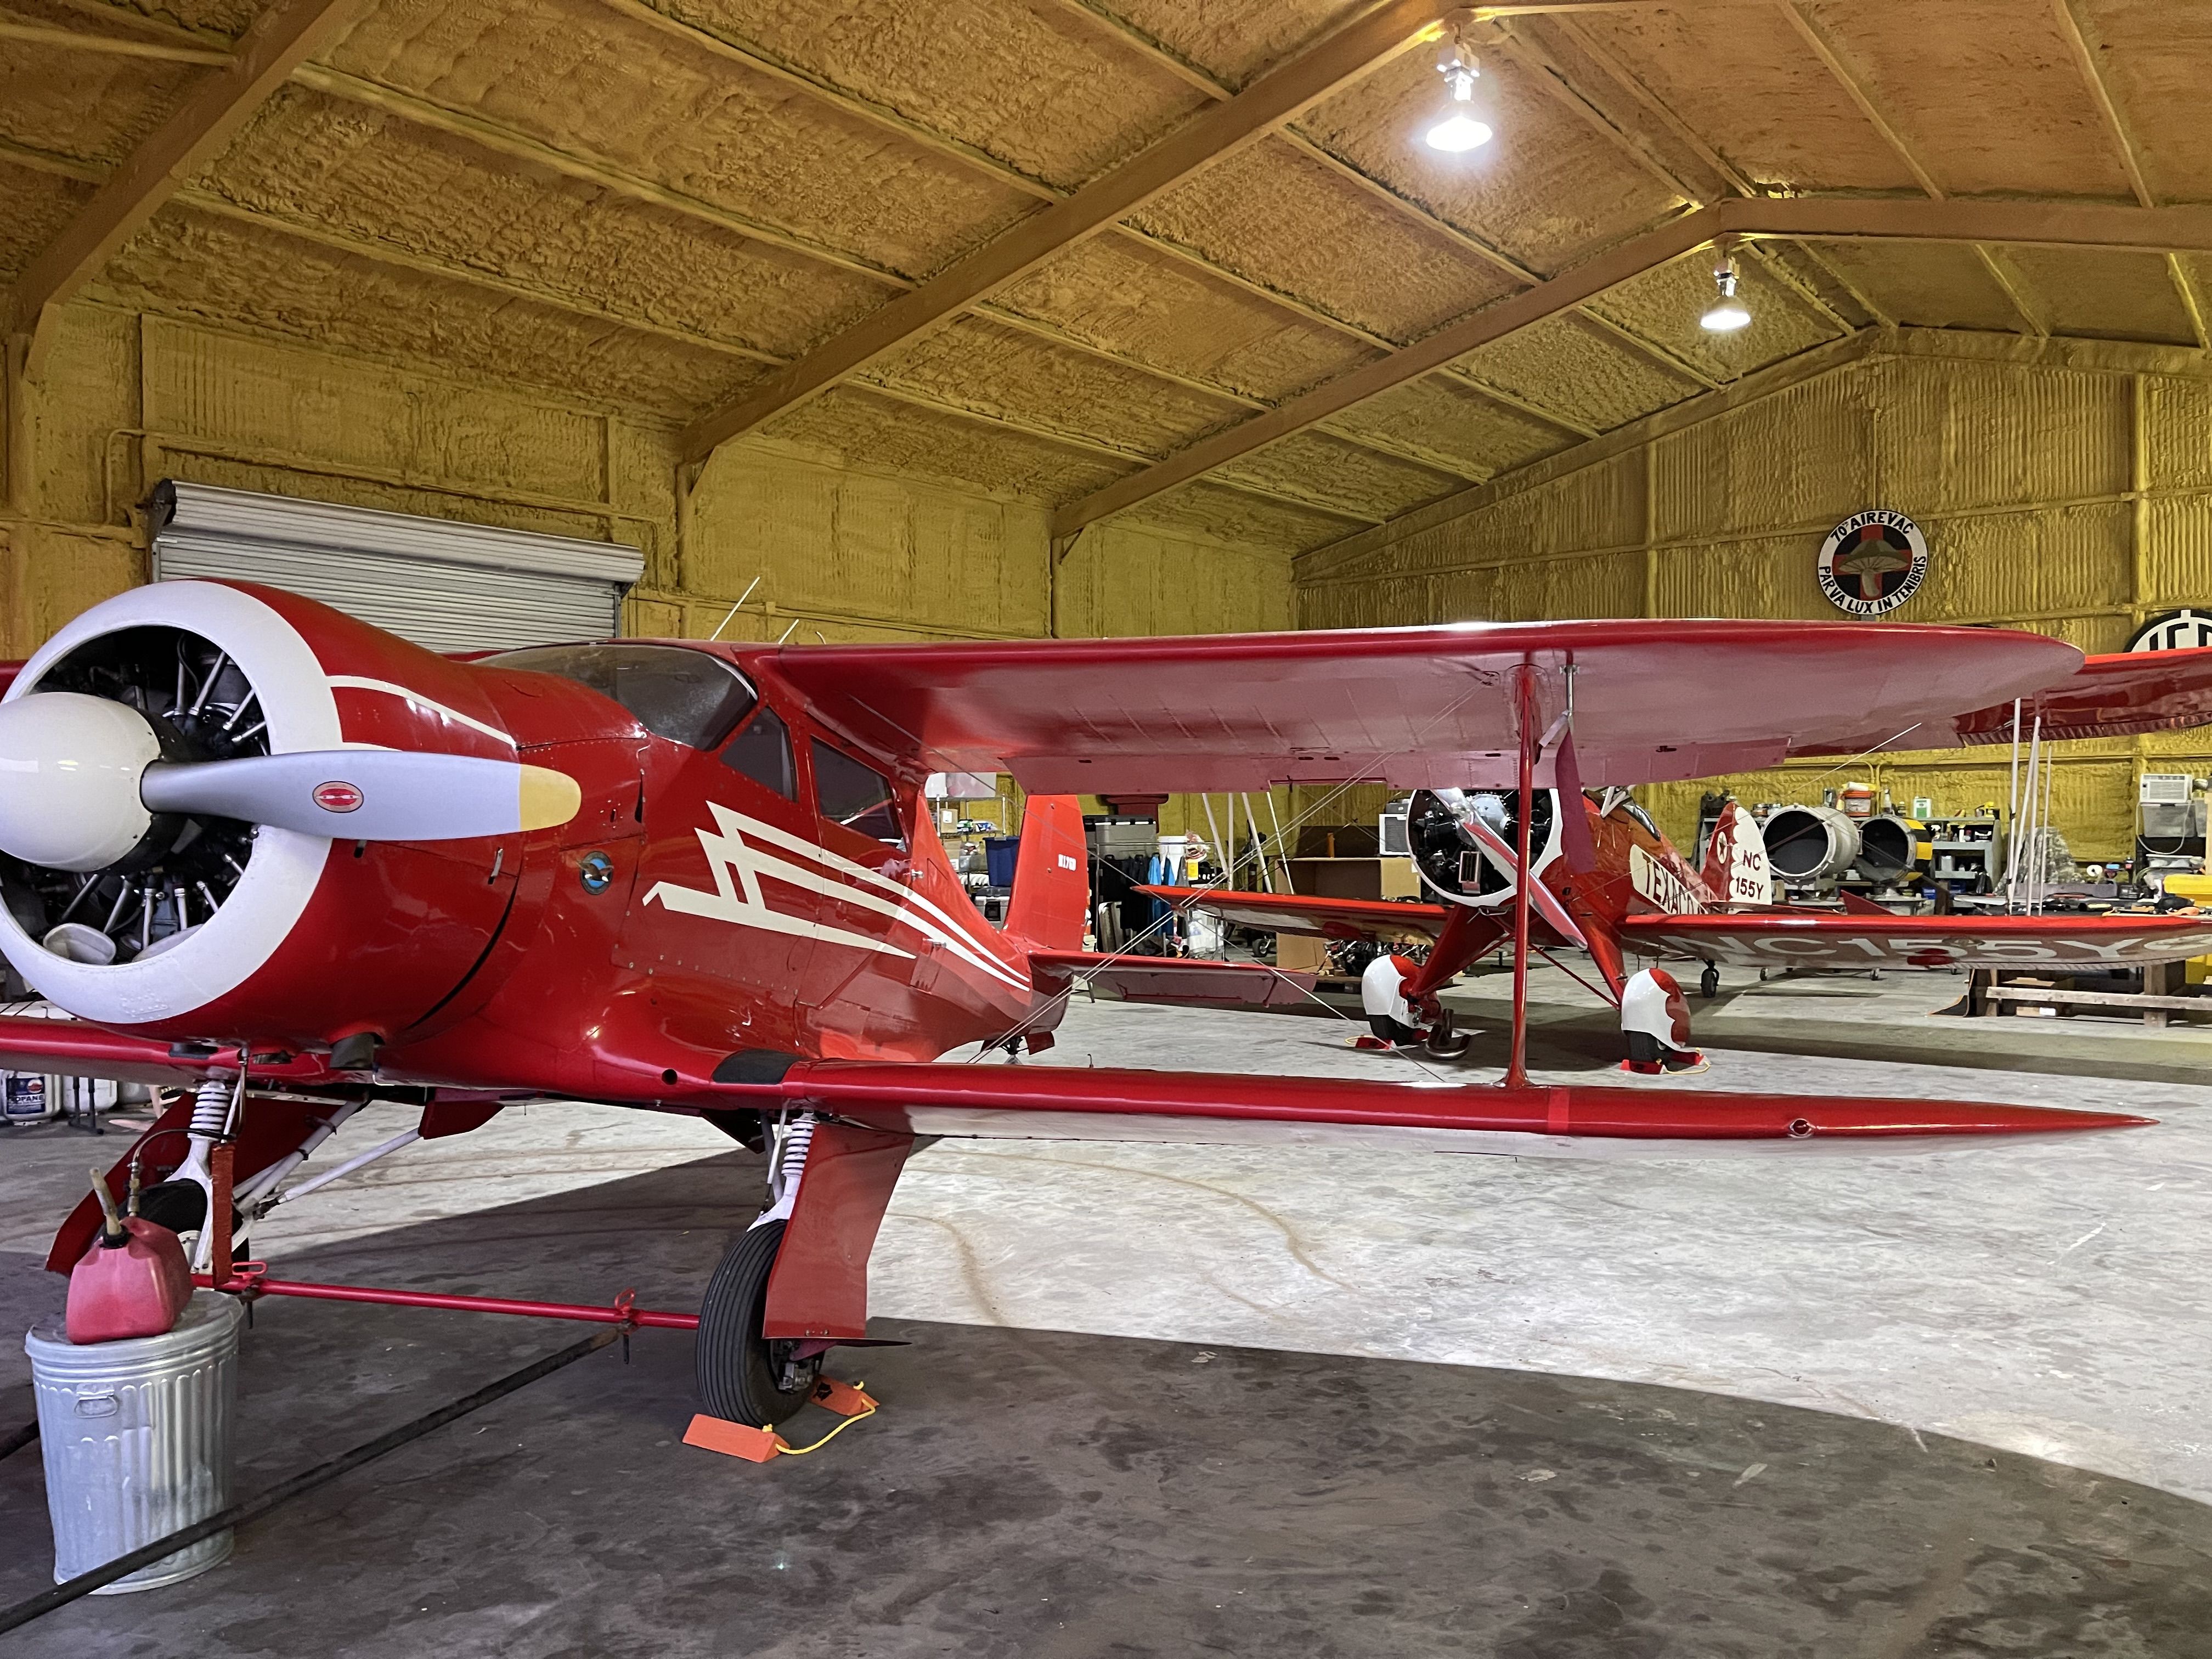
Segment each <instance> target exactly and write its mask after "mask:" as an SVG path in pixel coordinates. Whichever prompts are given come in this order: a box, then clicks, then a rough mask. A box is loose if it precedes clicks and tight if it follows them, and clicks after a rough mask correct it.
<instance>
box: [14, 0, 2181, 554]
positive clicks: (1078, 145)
mask: <svg viewBox="0 0 2212 1659" xmlns="http://www.w3.org/2000/svg"><path fill="white" fill-rule="evenodd" d="M1449 10H1450V9H1449V8H1448V7H1446V6H1443V5H1441V4H1436V3H1428V0H1423V3H1409V0H1383V3H1379V4H1376V3H1360V4H1346V3H1343V0H1096V3H1094V0H848V3H843V4H841V5H839V6H836V7H835V8H825V7H823V6H822V5H820V4H819V3H813V0H277V3H276V5H275V6H273V7H271V8H270V9H268V10H266V11H265V12H260V13H258V14H257V11H256V9H255V8H254V7H253V6H252V4H251V3H248V0H173V3H168V4H164V5H160V6H153V5H150V4H149V7H148V8H147V9H143V10H141V9H132V8H131V7H129V6H126V5H125V4H122V3H118V0H0V284H4V285H5V287H6V288H7V289H8V291H9V321H8V324H7V327H8V330H9V333H10V336H11V342H10V349H11V350H12V351H13V352H14V353H15V356H16V361H17V363H18V367H19V369H21V370H23V371H26V372H28V373H29V374H33V376H35V375H36V374H37V373H38V371H39V366H40V353H41V350H42V333H43V331H41V329H40V319H41V318H42V316H46V317H50V316H51V314H52V313H51V312H50V311H48V310H46V309H44V308H45V307H51V306H52V305H55V304H58V303H59V302H61V301H66V300H68V299H70V298H71V297H75V296H77V295H84V296H87V297H91V298H104V299H107V300H110V301H115V302H118V303H122V304H125V305H129V306H131V307H137V308H142V309H145V310H149V311H155V312H164V313H173V314H179V315H186V316H191V317H197V318H202V319H212V320H216V321H220V322H226V323H232V324H236V325H246V326H249V327H252V328H257V329H260V330H264V331H274V332H277V333H281V334H284V335H289V336H292V337H300V338H305V339H309V340H313V341H317V342H321V343H329V344H331V345H334V346H339V347H343V348H346V349H355V350H361V351H366V352H370V353H374V354H379V355H385V356H400V357H405V358H408V359H411V360H415V361H421V360H422V359H425V358H431V359H435V360H437V361H439V362H444V363H447V364H448V365H450V366H453V367H454V368H458V369H459V370H461V371H463V372H465V373H471V374H483V375H487V376H495V377H497V378H500V379H503V380H512V381H520V382H524V383H527V384H532V385H540V386H548V387H551V388H554V389H556V390H558V391H561V392H564V393H566V394H568V395H569V396H572V397H580V398H589V399H592V400H594V401H598V402H600V403H603V404H607V405H610V406H612V407H616V408H619V409H622V410H627V411H632V412H635V413H636V414H639V415H641V416H651V417H653V418H656V419H658V420H659V421H662V422H665V423H666V424H667V426H668V428H669V429H670V431H671V441H672V442H674V443H675V444H677V445H678V453H680V454H682V455H683V456H684V458H685V459H687V460H688V461H691V462H697V461H699V460H702V459H704V458H706V457H707V456H708V455H710V454H711V453H713V452H714V449H715V447H716V446H718V445H721V444H726V443H729V442H732V441H739V442H742V441H744V439H745V437H746V436H747V435H762V436H765V437H770V438H781V439H786V440H788V441H793V442H797V443H800V444H804V445H806V446H809V447H811V448H813V449H816V450H820V451H827V452H829V453H835V454H837V455H841V456H843V457H847V458H848V459H852V460H854V462H856V463H866V464H868V465H878V466H887V467H891V468H896V469H899V470H903V471H915V472H918V473H922V474H925V475H928V476H933V477H939V478H944V479H947V480H951V481H953V482H957V483H965V484H971V485H975V486H977V487H981V488H984V489H991V490H994V491H1001V492H1008V493H1012V494H1017V495H1024V496H1030V497H1034V498H1037V499H1041V500H1042V501H1048V502H1049V503H1051V504H1052V505H1053V506H1054V509H1055V518H1054V528H1055V531H1056V532H1059V533H1060V534H1062V535H1068V534H1073V533H1074V532H1078V531H1079V530H1080V529H1081V528H1082V527H1083V526H1085V525H1086V524H1089V523H1093V522H1097V521H1098V520H1100V519H1102V518H1103V517H1105V516H1108V515H1109V514H1113V513H1124V514H1127V515H1129V516H1130V517H1132V518H1133V519H1137V520H1144V521H1147V522H1152V523H1156V524H1159V525H1162V526H1169V527H1177V528H1182V529H1185V530H1188V531H1192V532H1198V533H1202V534H1204V535H1207V536H1210V537H1214V538H1221V539H1225V540H1230V541H1232V542H1238V543H1246V544H1255V545H1261V546H1267V547H1271V548H1277V549H1289V550H1300V549H1306V548H1311V547H1315V546H1319V545H1322V544H1326V543H1328V542H1330V541H1334V540H1336V539H1339V538H1342V537H1344V536H1346V535H1348V534H1351V533H1353V532H1358V531H1359V530H1362V529H1364V528H1365V527H1367V526H1372V525H1375V524H1377V523H1381V522H1384V521H1387V520H1390V519H1392V518H1394V517H1395V516H1397V515H1400V514H1402V513H1407V512H1409V511H1412V510H1413V509H1414V508H1417V507H1420V506H1422V505H1423V504H1425V503H1427V502H1431V501H1436V500H1438V499H1440V498H1442V497H1443V496H1445V495H1450V494H1452V493H1454V492H1456V491H1458V490H1461V489H1465V488H1466V487H1467V486H1468V484H1469V483H1480V482H1481V481H1483V480H1485V479H1487V478H1489V477H1493V476H1495V475H1496V474H1498V473H1499V472H1502V471H1510V469H1512V468H1515V467H1516V466H1520V465H1524V464H1526V463H1528V462H1529V461H1532V460H1534V459H1538V458H1540V457H1542V456H1545V455H1548V454H1551V453H1555V452H1558V451H1559V450H1562V449H1565V448H1568V447H1572V446H1574V445H1576V444H1578V443H1581V442H1583V441H1587V440H1589V439H1590V438H1592V437H1594V436H1596V435H1600V434H1602V433H1605V432H1607V431H1610V430H1613V429H1614V428H1620V427H1621V426H1623V425H1626V424H1627V423H1630V422H1634V421H1637V420H1638V419H1641V418H1643V417H1644V416H1650V415H1652V414H1654V413H1656V412H1657V411H1659V410H1662V409H1665V408H1667V407H1668V406H1670V405H1673V404H1679V403H1680V402H1682V401H1684V400H1685V399H1687V398H1693V397H1696V396H1698V395H1699V393H1701V392H1706V391H1708V390H1711V389H1712V388H1715V387H1717V386H1725V385H1728V384H1729V383H1731V382H1733V381H1735V380H1739V379H1741V377H1743V376H1744V375H1746V374H1750V373H1753V371H1756V370H1759V369H1761V368H1766V367H1768V366H1771V365H1772V364H1775V363H1778V362H1782V361H1784V360H1785V359H1788V358H1790V357H1793V356H1796V355H1798V354H1800V353H1802V352H1806V351H1808V350H1812V349H1816V348H1819V347H1820V346H1822V345H1823V344H1825V343H1828V342H1831V341H1833V340H1836V339H1838V338H1841V337H1844V336H1846V335H1848V334H1850V333H1853V332H1855V331H1859V330H1861V329H1865V328H1869V327H1880V326H1894V325H1905V326H1917V327H1933V328H1942V327H1963V328H1972V329H1976V330H1984V331H1987V330H1998V331H2013V332H2017V333H2020V334H2022V335H2026V336H2042V335H2054V334H2056V335H2081V336H2092V337H2113V338H2121V339H2129V340H2137V341H2145V342H2154V343H2166V344H2173V345H2182V346H2195V347H2199V348H2202V347H2204V346H2206V345H2207V343H2208V341H2207V337H2206V332H2205V331H2206V328H2207V318H2208V309H2207V308H2208V306H2212V211H2207V210H2203V209H2202V208H2198V207H2196V206H2194V205H2193V204H2199V203H2202V202H2204V201H2206V200H2207V199H2208V198H2212V128H2208V125H2207V124H2206V123H2205V122H2204V121H2203V118H2202V115H2201V97H2200V94H2199V88H2202V87H2203V85H2205V84H2207V83H2208V82H2212V7H2205V6H2196V5H2187V6H2183V5H2176V4H2174V3H2172V0H1698V3H1694V4H1691V3H1677V4H1664V3H1651V0H1562V3H1557V4H1553V5H1530V6H1498V7H1489V8H1484V9H1480V12H1479V13H1478V15H1477V16H1476V18H1475V19H1474V20H1473V21H1468V22H1467V23H1466V27H1467V30H1468V39H1469V40H1471V41H1472V43H1473V44H1474V46H1475V47H1476V48H1477V50H1478V51H1479V52H1480V57H1481V64H1482V72H1483V83H1482V84H1483V88H1484V91H1485V93H1486V95H1487V96H1488V97H1489V98H1490V99H1492V100H1493V102H1494V108H1495V115H1494V117H1493V120H1494V125H1495V126H1496V129H1497V136H1496V137H1495V139H1494V140H1493V141H1492V143H1489V144H1487V145H1485V146H1483V147H1482V148H1481V149H1477V150H1474V151H1472V152H1468V153H1467V154H1463V155H1444V154H1440V153H1438V152H1437V151H1434V150H1431V149H1429V148H1427V147H1426V146H1425V144H1423V143H1421V142H1420V133H1421V131H1423V129H1424V128H1425V126H1426V125H1428V124H1429V123H1430V122H1431V121H1432V120H1433V119H1434V118H1436V116H1437V113H1439V112H1440V106H1441V102H1442V98H1443V88H1442V87H1441V84H1440V82H1439V77H1438V76H1437V71H1436V68H1435V58H1436V52H1435V50H1434V48H1433V47H1430V46H1425V45H1424V44H1423V43H1424V42H1425V40H1431V39H1433V38H1434V37H1435V35H1436V33H1437V23H1438V21H1439V20H1441V19H1443V18H1444V17H1446V16H1447V15H1448V14H1449ZM1719 232H1729V233H1730V234H1735V235H1737V236H1740V237H1741V238H1742V239H1744V240H1742V243H1741V259H1740V264H1741V281H1742V291H1743V294H1744V295H1745V297H1746V299H1747V303H1748V306H1749V308H1750V310H1751V312H1752V313H1753V322H1752V324H1751V325H1750V326H1748V327H1747V328H1744V329H1742V330H1741V331H1739V332H1737V333H1734V334H1727V335H1717V334H1712V333H1708V332H1706V331H1705V330H1703V329H1702V328H1700V327H1699V320H1698V319H1699V314H1700V313H1701V312H1702V311H1703V310H1704V309H1705V307H1706V305H1707V304H1709V303H1710V301H1711V296H1712V291H1713V289H1712V279H1711V266H1712V253H1711V246H1710V242H1711V237H1712V236H1713V235H1714V234H1717V233H1719Z"/></svg>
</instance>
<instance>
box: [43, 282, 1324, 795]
mask: <svg viewBox="0 0 2212 1659" xmlns="http://www.w3.org/2000/svg"><path fill="white" fill-rule="evenodd" d="M0 431H4V435H5V444H6V447H5V450H4V452H0V453H5V454H6V455H7V457H8V458H9V467H8V481H9V482H8V495H7V497H6V504H5V506H4V507H0V571H4V581H5V587H4V590H0V592H3V593H4V605H0V656H5V657H9V658H21V657H23V656H26V655H27V654H28V653H30V652H31V651H32V650H33V649H35V648H36V647H37V646H38V645H39V644H40V641H43V640H44V639H45V638H46V636H47V635H50V634H51V633H52V632H53V630H54V629H56V628H58V627H59V626H60V625H61V624H62V623H64V622H66V621H67V620H68V619H69V618H70V617H73V616H75V615H76V613H77V612H78V611H82V610H83V609H85V608H86V607H87V606H88V605H94V604H96V603H97V602H98V601H100V599H106V598H107V597H109V596H110V595H112V594H113V593H117V592H121V591H122V590H123V589H124V588H126V587H129V586H134V585H135V584H137V583H139V582H143V581H144V580H146V576H147V553H146V538H145V532H144V526H143V518H142V516H141V515H138V514H137V513H134V512H133V511H132V506H133V503H135V502H137V501H140V500H142V499H143V496H144V494H145V491H146V489H147V488H148V487H149V485H150V484H151V483H153V482H154V481H155V480H157V479H160V478H162V477H176V478H184V479H191V480H193V481H196V482H198V483H211V484H222V485H227V486H229V487H232V488H235V489H259V490H268V491H272V492H274V493H276V494H279V495H295V496H302V497H307V498H311V499H314V500H320V501H339V502H343V503H346V504H349V505H352V506H359V507H377V508H381V509H384V510H386V511H390V512H398V513H423V514H428V515H430V516H434V517H443V518H450V519H456V520H463V521H465V522H469V523H476V524H489V525H501V526H507V527H510V528H513V529H519V530H535V531H542V532H548V533H550V534H556V535H564V536H575V537H581V538H587V539H598V540H605V541H624V542H629V543H631V544H635V545H636V546H638V547H640V548H641V549H642V550H643V551H644V554H645V558H646V570H645V575H644V579H643V580H641V582H640V584H639V586H638V587H637V588H636V590H635V592H634V593H633V595H632V597H631V599H630V600H629V605H628V607H627V610H626V625H627V627H628V629H629V631H630V632H632V633H635V634H663V635H683V636H688V637H693V638H701V637H704V636H706V635H710V634H712V633H713V632H714V629H715V628H716V627H717V626H718V625H720V624H721V623H723V621H724V620H725V618H726V617H728V618H729V625H728V627H727V628H726V629H725V631H724V635H723V636H724V637H725V638H728V639H738V640H772V639H776V638H780V637H781V636H782V635H784V633H785V632H786V630H787V629H791V630H793V632H792V637H793V639H795V640H799V641H807V640H812V639H817V638H818V639H828V640H899V639H946V638H975V637H985V638H989V637H1003V638H1023V637H1030V636H1035V635H1043V634H1048V633H1052V632H1055V631H1057V632H1059V633H1062V634H1066V635H1093V634H1103V633H1120V634H1153V633H1207V632H1218V631H1223V630H1227V629H1271V628H1273V629H1279V628H1286V627H1288V626H1290V614H1291V587H1290V567H1289V561H1288V558H1287V556H1282V555H1273V554H1269V553H1267V552H1264V551H1261V550H1255V549H1253V548H1250V547H1237V546H1230V545H1225V544H1217V543H1212V542H1207V541H1205V540H1203V539H1200V538H1193V537H1190V536H1188V535H1176V534H1172V533H1168V532H1160V531H1156V530H1151V529H1146V528H1143V527H1140V526H1124V525H1109V526H1100V527H1098V529H1097V530H1096V531H1095V532H1092V533H1091V534H1090V535H1087V536H1085V537H1084V538H1081V540H1080V541H1079V543H1078V544H1076V546H1075V547H1074V548H1073V550H1071V551H1070V552H1069V553H1068V554H1067V555H1066V557H1065V558H1064V559H1062V560H1061V562H1060V565H1059V568H1058V569H1057V570H1055V569H1054V566H1053V561H1052V550H1051V544H1050V538H1049V532H1048V526H1047V518H1048V508H1047V507H1046V506H1045V505H1044V504H1043V503H1042V502H1038V501H1027V500H1023V499H1020V498H1018V497H1014V496H1005V495H987V494H984V493H981V492H978V491H975V490H967V489H958V488H955V487H953V486H951V485H949V484H945V483H937V482H931V481H928V480H924V479H919V478H915V477H902V476H900V475H897V474H894V473H891V472H889V471H870V470H868V469H866V467H861V466H855V465H853V464H852V463H851V460H850V459H849V458H847V457H842V456H837V455H834V454H831V453H827V452H817V451H810V450H808V449H805V448H803V447H799V446H796V445H792V444H787V443H778V442H775V441H766V440H755V441H750V442H747V443H744V444H740V445H738V446H733V447H732V448H731V449H730V450H728V451H726V452H725V453H724V454H723V455H722V456H721V457H720V458H719V459H717V460H716V461H715V462H714V464H713V465H711V466H710V467H709V468H708V470H707V471H706V472H705V473H704V474H703V475H702V477H701V479H700V481H699V483H698V485H697V487H696V489H695V490H694V491H693V492H692V495H691V497H690V501H687V502H685V503H684V506H683V507H682V508H681V509H680V510H679V507H678V501H677V495H676V489H675V471H674V460H673V457H674V449H673V440H674V433H673V429H672V428H668V427H666V426H665V425H663V424H661V423H659V422H655V421H653V420H650V419H641V418H638V417H635V416H631V415H627V414H624V413H623V412H621V411H619V410H613V409H610V408H607V407H605V406H593V405H591V404H584V403H578V402H572V401H567V400H563V399H562V398H559V397H557V396H555V395H553V394H550V393H549V392H545V391H544V390H543V389H541V388H533V387H525V386H507V385H501V384H500V383H497V382H495V381H492V380H487V379H484V378H482V377H466V376H459V375H456V374H453V373H452V372H451V371H450V370H445V369H440V368H432V367H429V366H427V365H417V364H410V363H407V362H399V361H393V360H390V359H383V358H377V357H371V356H362V355H356V354H353V353H349V352H343V351H339V350H336V349H331V348H328V347H324V346H318V345H313V344H309V343H303V342H301V341H299V340H295V339H287V338H283V337H271V336H269V335H264V334H259V333H254V332H249V331H242V330H239V329H236V328H225V327H217V326H214V325H208V324H204V323H200V322H197V321H192V320H189V319H180V318H176V317H172V316H167V315H163V314H160V313H149V312H140V311H135V310H131V309H126V308H124V307H117V306H113V305H110V304H105V303H97V302H80V303H77V304H74V305H71V306H69V307H66V308H65V309H64V312H63V314H62V318H61V320H60V325H59V328H58V333H57V336H56V337H55V340H54V343H53V347H52V352H51V354H50V356H49V360H48V362H47V365H46V370H45V372H44V374H43V375H42V376H41V380H40V384H39V385H38V386H33V387H28V388H26V387H22V386H18V385H14V384H11V385H10V386H9V399H8V406H7V408H6V410H5V413H4V415H0ZM756 576H758V577H759V578H761V580H760V585H759V586H758V587H757V589H755V591H754V592H753V594H752V596H751V598H750V600H749V602H748V603H747V605H746V606H745V608H744V610H743V611H740V612H738V615H737V616H735V617H730V616H729V612H730V606H731V605H732V603H734V602H735V601H736V600H737V599H738V597H739V596H740V595H741V594H743V593H744V592H745V589H746V587H747V586H748V585H749V584H750V583H751V582H752V580H753V579H754V578H755V577H756ZM1186 811H1188V813H1189V814H1190V819H1189V821H1190V822H1192V823H1202V822H1203V813H1202V811H1199V810H1198V809H1197V808H1195V807H1194V806H1190V805H1188V804H1186V803H1182V802H1179V801H1178V802H1171V803H1170V806H1169V808H1168V810H1167V812H1166V814H1165V817H1166V820H1167V823H1166V827H1167V828H1168V829H1170V831H1173V830H1176V829H1182V827H1183V825H1184V823H1185V813H1186Z"/></svg>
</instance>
